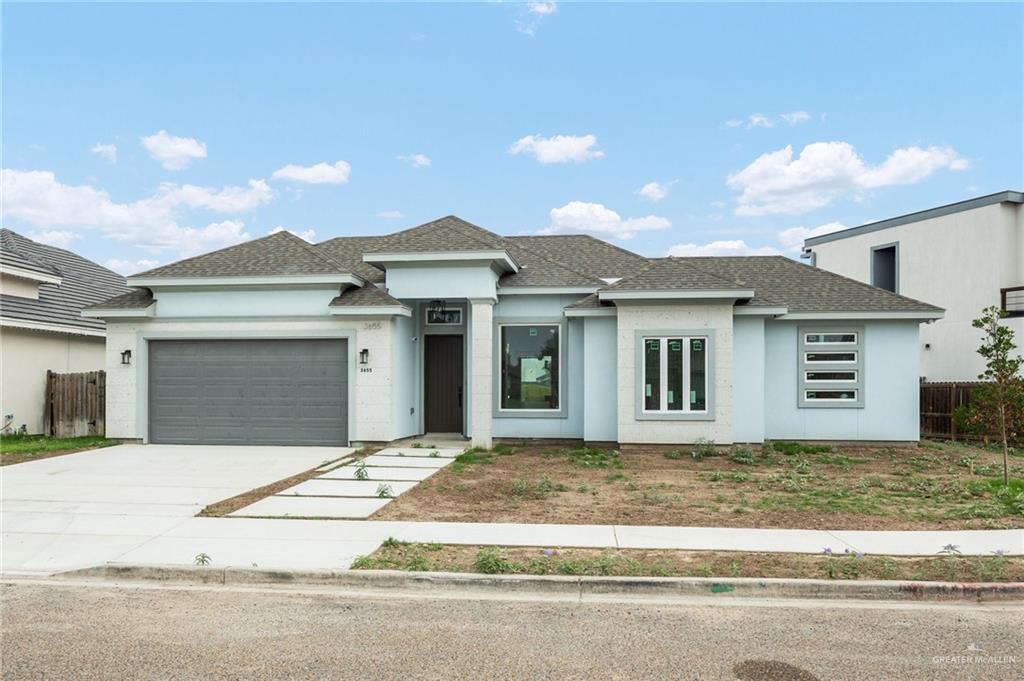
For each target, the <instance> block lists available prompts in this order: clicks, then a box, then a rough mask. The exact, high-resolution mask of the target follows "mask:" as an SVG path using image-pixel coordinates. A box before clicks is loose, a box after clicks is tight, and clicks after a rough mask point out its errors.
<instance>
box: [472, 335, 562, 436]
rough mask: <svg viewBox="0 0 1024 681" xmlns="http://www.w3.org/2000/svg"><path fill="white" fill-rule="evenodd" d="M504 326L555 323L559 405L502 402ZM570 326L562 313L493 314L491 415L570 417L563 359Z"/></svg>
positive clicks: (497, 416) (542, 417) (544, 417)
mask: <svg viewBox="0 0 1024 681" xmlns="http://www.w3.org/2000/svg"><path fill="white" fill-rule="evenodd" d="M503 326H557V327H558V409H505V408H503V407H502V406H501V394H502V383H501V380H502V371H501V362H502V356H503V352H502V347H501V329H502V327H503ZM568 331H569V327H568V324H567V323H566V320H565V318H563V317H495V318H494V323H493V327H492V335H493V348H494V357H493V361H492V365H493V367H494V373H493V374H492V387H491V392H492V393H493V400H492V410H491V416H492V418H499V419H501V418H504V419H508V418H512V419H516V418H520V419H521V418H534V419H538V418H539V419H564V418H568V417H569V409H568V404H569V395H568V386H569V381H568V378H567V376H568V374H569V371H568V370H569V367H568V363H567V362H566V358H567V356H568V353H567V352H566V350H567V347H568V345H567V344H568V342H569V336H568Z"/></svg>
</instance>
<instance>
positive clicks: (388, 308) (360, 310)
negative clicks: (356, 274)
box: [330, 305, 412, 317]
mask: <svg viewBox="0 0 1024 681" xmlns="http://www.w3.org/2000/svg"><path fill="white" fill-rule="evenodd" d="M330 312H331V315H332V316H336V317H381V316H386V317H390V316H393V315H398V316H401V317H411V316H412V309H411V308H408V307H406V306H405V305H350V306H347V307H346V306H338V307H332V308H331V309H330Z"/></svg>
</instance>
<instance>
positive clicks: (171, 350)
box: [149, 339, 348, 445]
mask: <svg viewBox="0 0 1024 681" xmlns="http://www.w3.org/2000/svg"><path fill="white" fill-rule="evenodd" d="M149 439H150V441H151V442H164V443H186V444H188V443H196V444H268V445H269V444H277V445H342V444H346V443H347V441H348V348H347V342H346V341H344V340H336V339H330V340H326V339H325V340H161V341H150V343H149Z"/></svg>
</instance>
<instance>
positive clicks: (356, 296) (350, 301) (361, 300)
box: [330, 284, 404, 307]
mask: <svg viewBox="0 0 1024 681" xmlns="http://www.w3.org/2000/svg"><path fill="white" fill-rule="evenodd" d="M377 305H404V303H402V302H401V301H400V300H398V299H397V298H393V297H391V296H390V295H388V292H387V291H385V290H384V289H382V288H380V287H379V286H376V285H375V284H367V285H366V286H363V287H361V288H349V289H346V290H344V291H342V292H341V295H339V296H337V297H336V298H334V300H332V301H331V305H330V306H331V307H350V306H353V307H366V306H377Z"/></svg>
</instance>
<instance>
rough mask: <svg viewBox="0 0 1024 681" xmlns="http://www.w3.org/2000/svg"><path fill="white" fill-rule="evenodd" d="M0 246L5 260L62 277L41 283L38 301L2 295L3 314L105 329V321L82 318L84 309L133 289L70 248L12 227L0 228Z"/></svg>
mask: <svg viewBox="0 0 1024 681" xmlns="http://www.w3.org/2000/svg"><path fill="white" fill-rule="evenodd" d="M0 246H2V248H3V255H4V262H5V263H6V262H10V263H12V264H17V263H19V262H28V263H33V264H35V266H36V267H35V269H37V270H38V271H42V272H45V273H47V274H56V275H57V276H59V277H60V278H61V282H60V283H59V284H40V285H39V299H38V300H35V299H32V298H22V297H20V296H12V295H0V314H2V315H3V316H4V317H8V318H11V319H17V320H21V321H25V322H34V323H40V324H59V325H62V326H71V327H76V328H81V329H90V330H98V331H102V330H103V329H104V328H105V324H104V322H103V320H102V319H92V318H88V317H82V316H81V311H82V309H83V308H85V307H87V306H89V305H92V304H94V303H97V302H99V301H101V300H105V299H106V298H109V297H111V296H114V295H120V294H123V293H125V292H127V291H130V290H131V289H129V288H128V287H127V286H125V283H124V277H122V276H121V275H120V274H117V273H116V272H112V271H110V270H108V269H107V268H106V267H103V266H101V265H98V264H96V263H94V262H92V261H91V260H87V259H86V258H83V257H82V256H80V255H76V254H74V253H72V252H71V251H66V250H64V249H63V248H55V247H53V246H46V245H45V244H41V243H38V242H35V241H32V240H31V239H28V238H26V237H24V236H21V235H20V234H18V233H16V232H12V231H11V230H9V229H0ZM18 266H20V267H24V265H21V264H19V265H18Z"/></svg>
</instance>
